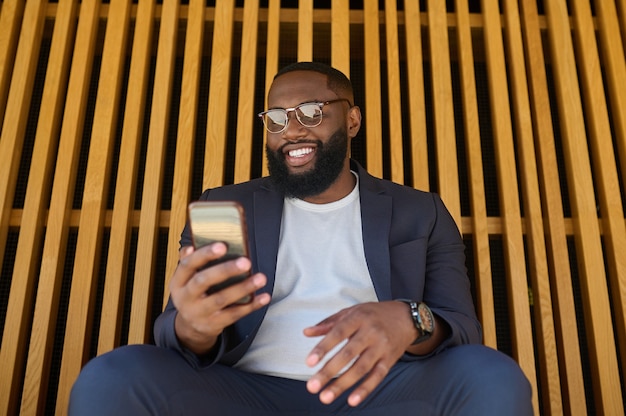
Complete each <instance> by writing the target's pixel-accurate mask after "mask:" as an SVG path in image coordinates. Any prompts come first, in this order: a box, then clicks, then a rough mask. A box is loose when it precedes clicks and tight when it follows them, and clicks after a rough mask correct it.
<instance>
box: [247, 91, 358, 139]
mask: <svg viewBox="0 0 626 416" xmlns="http://www.w3.org/2000/svg"><path fill="white" fill-rule="evenodd" d="M340 101H346V102H347V103H348V104H349V105H350V107H352V104H351V103H350V100H348V99H347V98H337V99H336V100H330V101H324V102H312V103H302V104H299V105H297V106H295V107H292V108H272V109H271V110H267V111H263V112H262V113H259V114H258V116H259V118H260V119H261V120H263V124H264V125H265V128H266V129H267V131H269V132H270V133H280V132H282V131H284V130H285V129H286V128H287V123H289V113H291V112H292V111H293V112H295V113H296V118H297V119H298V122H300V124H302V125H303V126H304V127H317V126H319V125H320V124H321V123H322V116H323V114H324V113H323V112H322V108H324V106H325V105H328V104H333V103H338V102H340Z"/></svg>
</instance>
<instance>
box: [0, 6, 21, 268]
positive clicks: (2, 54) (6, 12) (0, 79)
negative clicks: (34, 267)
mask: <svg viewBox="0 0 626 416" xmlns="http://www.w3.org/2000/svg"><path fill="white" fill-rule="evenodd" d="M23 12H24V0H6V1H4V2H3V3H2V6H1V8H0V27H1V28H2V30H1V31H0V126H2V123H3V121H4V116H5V111H6V104H7V101H6V100H7V96H8V94H9V85H10V84H11V74H12V72H13V67H14V64H15V61H14V59H15V50H16V49H17V43H18V39H19V31H20V27H21V25H22V14H23ZM0 256H2V254H0ZM0 264H1V263H0Z"/></svg>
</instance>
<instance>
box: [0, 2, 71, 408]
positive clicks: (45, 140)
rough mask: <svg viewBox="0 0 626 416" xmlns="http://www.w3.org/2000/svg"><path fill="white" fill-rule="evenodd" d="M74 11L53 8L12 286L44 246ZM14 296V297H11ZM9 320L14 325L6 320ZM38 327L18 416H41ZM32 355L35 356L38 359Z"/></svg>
mask: <svg viewBox="0 0 626 416" xmlns="http://www.w3.org/2000/svg"><path fill="white" fill-rule="evenodd" d="M76 9H77V7H76V2H75V1H74V0H66V1H61V2H59V4H58V8H57V14H56V19H55V25H54V33H53V35H52V43H51V48H50V56H49V59H48V66H47V70H46V80H45V85H44V90H43V95H42V102H41V111H40V114H39V121H38V123H37V133H36V137H35V146H34V150H33V159H32V162H31V165H30V172H29V175H28V189H27V191H26V197H25V201H24V210H23V215H22V216H23V218H29V220H28V221H26V222H23V223H22V224H21V226H20V236H19V241H18V246H17V252H16V257H15V268H14V270H13V276H14V281H15V280H21V281H28V282H32V283H34V282H35V281H36V278H37V272H38V271H39V270H37V269H36V267H37V266H38V265H39V262H37V261H34V260H35V259H34V258H33V256H38V254H39V253H41V248H42V246H43V234H44V225H45V217H46V214H47V212H46V210H47V208H48V206H47V203H48V198H49V196H50V192H51V189H50V188H51V183H52V177H53V172H54V162H55V156H56V154H57V147H58V141H57V140H58V134H59V130H60V125H61V115H62V111H63V99H64V98H65V91H66V88H67V79H68V73H69V71H68V69H69V64H70V54H71V50H72V49H71V47H72V43H73V41H74V31H75V19H76ZM32 283H29V284H32ZM18 293H19V292H18ZM14 295H18V294H17V293H15V294H14ZM18 296H22V295H18ZM34 297H35V294H34V293H32V291H30V292H29V293H28V294H26V295H25V298H24V299H23V300H24V301H25V302H26V303H27V304H28V306H27V307H26V308H25V311H29V313H30V311H31V310H32V309H31V308H32V305H33V304H34V303H35V302H34ZM24 306H25V305H24ZM9 321H14V320H13V319H12V318H9ZM38 326H39V323H38V322H35V323H33V326H32V329H31V334H32V335H31V337H30V342H29V346H28V348H26V346H22V347H21V348H24V350H26V349H28V355H27V357H28V361H27V364H26V372H25V378H24V388H23V394H22V400H21V401H22V403H21V407H20V413H21V414H23V415H27V414H41V413H43V411H42V410H43V409H42V405H43V402H44V400H43V398H44V396H43V395H42V394H41V391H42V390H43V388H44V386H45V385H46V381H47V373H46V370H47V368H48V364H47V363H43V362H42V360H34V359H33V358H35V357H41V354H40V352H41V351H42V350H44V349H45V348H46V344H47V341H48V339H47V337H46V336H45V334H44V333H42V332H39V331H36V329H37V328H38ZM4 336H7V337H9V338H12V339H14V340H18V339H19V338H18V337H16V336H11V335H10V334H9V333H7V331H6V328H5V333H4ZM19 342H20V341H18V343H19ZM37 352H39V355H38V354H37ZM19 361H21V359H20V360H19ZM35 363H36V364H35ZM0 413H1V411H0Z"/></svg>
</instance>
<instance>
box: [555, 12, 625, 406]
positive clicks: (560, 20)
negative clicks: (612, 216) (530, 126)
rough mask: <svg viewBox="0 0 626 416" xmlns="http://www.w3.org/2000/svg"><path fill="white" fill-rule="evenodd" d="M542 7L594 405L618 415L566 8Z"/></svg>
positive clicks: (601, 263)
mask: <svg viewBox="0 0 626 416" xmlns="http://www.w3.org/2000/svg"><path fill="white" fill-rule="evenodd" d="M545 5H546V17H547V22H548V35H549V39H550V50H551V53H552V57H553V60H552V61H553V68H554V72H555V86H556V94H557V103H558V106H559V110H560V114H561V119H560V122H561V123H560V124H561V132H562V134H563V150H564V156H565V162H566V168H567V176H568V184H569V190H570V198H571V204H572V211H573V218H572V219H573V222H574V232H575V242H576V255H577V258H578V268H579V273H580V278H581V287H582V298H583V306H584V311H585V329H586V330H587V340H588V346H589V353H590V361H591V368H592V377H593V387H594V395H595V401H596V407H597V408H598V409H600V412H601V413H604V414H622V413H623V409H621V408H622V400H621V393H620V382H619V376H618V374H617V369H618V366H617V357H616V351H615V345H614V344H613V343H612V342H607V340H612V339H613V332H612V328H611V316H610V311H609V301H608V295H607V286H606V274H605V269H604V260H603V255H602V247H601V244H600V230H599V226H598V220H597V213H596V206H595V200H594V199H593V198H591V197H590V195H594V187H593V180H592V175H591V166H590V161H589V156H588V149H587V138H586V136H585V125H584V121H583V120H584V116H583V111H582V103H581V98H580V93H579V88H578V75H577V73H576V64H575V58H574V51H573V45H572V39H571V36H570V29H569V19H568V13H567V6H566V4H565V2H564V1H554V2H547V3H546V4H545Z"/></svg>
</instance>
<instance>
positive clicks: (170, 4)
mask: <svg viewBox="0 0 626 416" xmlns="http://www.w3.org/2000/svg"><path fill="white" fill-rule="evenodd" d="M179 7H180V6H179V4H178V0H168V1H165V2H163V10H162V13H161V29H160V32H159V46H158V50H157V57H156V70H155V75H154V93H153V96H152V106H151V114H150V129H149V132H148V150H147V153H146V167H145V172H146V173H145V175H144V181H143V194H142V199H141V215H140V217H139V236H138V240H137V260H136V261H135V277H134V280H133V297H132V303H131V310H130V325H129V329H128V343H129V344H142V343H145V342H147V341H148V333H149V331H150V330H151V322H150V319H149V318H150V317H151V312H152V290H153V282H154V275H155V267H154V266H155V260H156V251H157V242H158V239H159V232H158V231H159V220H158V219H159V214H160V209H161V194H162V192H161V190H162V189H163V171H164V170H165V167H164V166H163V165H164V163H165V150H166V148H167V139H168V136H167V132H168V127H169V119H170V117H169V114H170V107H171V100H172V88H173V83H174V63H175V58H176V40H177V36H176V35H177V33H178V13H179Z"/></svg>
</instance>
